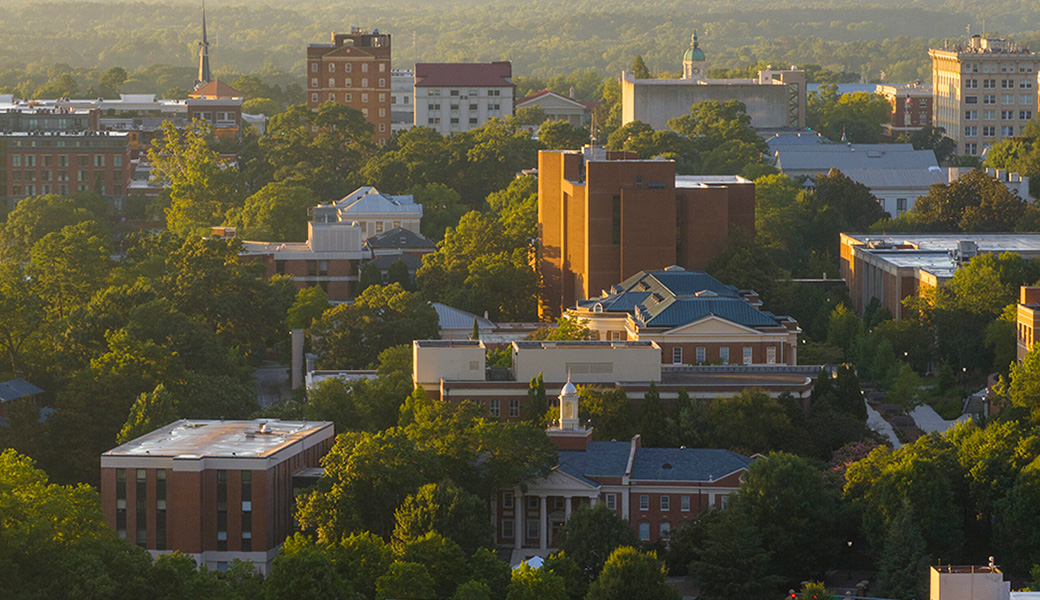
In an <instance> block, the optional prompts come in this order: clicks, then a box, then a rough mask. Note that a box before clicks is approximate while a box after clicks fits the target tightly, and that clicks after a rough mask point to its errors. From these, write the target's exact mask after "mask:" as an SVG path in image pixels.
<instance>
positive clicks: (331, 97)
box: [329, 92, 336, 102]
mask: <svg viewBox="0 0 1040 600" xmlns="http://www.w3.org/2000/svg"><path fill="white" fill-rule="evenodd" d="M335 101H336V93H335V92H329V102H335Z"/></svg>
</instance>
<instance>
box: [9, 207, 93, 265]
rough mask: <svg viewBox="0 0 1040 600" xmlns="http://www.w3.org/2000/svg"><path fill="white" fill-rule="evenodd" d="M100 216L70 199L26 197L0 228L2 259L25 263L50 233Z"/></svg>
mask: <svg viewBox="0 0 1040 600" xmlns="http://www.w3.org/2000/svg"><path fill="white" fill-rule="evenodd" d="M101 216H102V215H98V214H96V213H94V212H92V211H91V210H89V208H88V207H87V206H82V205H80V203H78V202H77V201H76V200H75V199H74V198H70V197H68V196H58V195H55V194H47V195H44V196H30V197H28V198H23V199H21V200H19V201H18V204H16V205H15V207H14V210H13V211H11V214H9V215H7V220H6V221H5V222H4V223H3V225H2V226H0V256H2V257H3V258H6V259H8V260H12V261H24V260H26V259H27V258H28V257H29V251H30V250H31V249H32V247H33V245H35V244H36V242H38V241H40V240H41V239H43V237H44V236H45V235H47V234H48V233H55V232H58V231H61V230H62V229H63V228H64V227H67V226H69V225H78V224H79V223H82V222H84V221H92V220H94V221H97V220H100V217H101Z"/></svg>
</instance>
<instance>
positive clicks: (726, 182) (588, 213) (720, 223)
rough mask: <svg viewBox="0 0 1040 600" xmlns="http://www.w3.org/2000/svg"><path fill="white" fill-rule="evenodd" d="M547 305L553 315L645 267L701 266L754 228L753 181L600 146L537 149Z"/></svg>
mask: <svg viewBox="0 0 1040 600" xmlns="http://www.w3.org/2000/svg"><path fill="white" fill-rule="evenodd" d="M538 226H539V231H540V248H539V258H538V261H539V262H538V266H539V272H540V274H541V277H542V290H541V294H540V298H539V300H540V306H539V312H540V314H541V316H542V318H543V319H546V318H555V317H556V316H558V315H560V314H561V313H562V312H563V311H565V310H567V309H568V308H570V307H572V306H574V305H575V303H576V302H577V301H578V300H584V299H587V298H591V297H593V296H595V295H597V294H599V293H600V291H602V290H605V289H608V288H609V287H610V286H613V285H614V284H615V283H617V282H618V281H624V280H625V279H627V278H629V277H631V276H632V275H634V274H636V273H638V272H639V271H642V270H646V269H651V270H652V269H663V268H665V267H668V266H671V265H679V266H682V267H685V268H688V269H697V268H703V267H704V266H705V265H706V264H707V263H708V262H709V261H711V259H713V258H714V257H715V256H717V255H718V254H719V253H720V252H721V251H722V248H723V245H724V244H725V241H726V239H727V238H728V237H729V234H730V232H731V231H735V230H737V229H742V230H743V231H745V232H746V233H748V234H750V235H754V232H755V185H754V183H752V182H750V181H748V180H746V179H743V178H741V177H738V176H676V174H675V163H674V162H672V161H669V160H636V159H634V157H633V155H631V154H627V153H619V152H607V151H606V150H604V149H602V148H598V147H586V148H585V149H583V150H582V151H545V152H539V153H538Z"/></svg>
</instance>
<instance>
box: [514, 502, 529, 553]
mask: <svg viewBox="0 0 1040 600" xmlns="http://www.w3.org/2000/svg"><path fill="white" fill-rule="evenodd" d="M524 512H525V509H524V496H523V494H521V493H520V491H519V490H517V492H516V494H514V495H513V547H514V548H516V549H517V550H519V549H520V548H522V547H523V545H524V537H523V536H524V535H526V534H527V523H525V522H524V516H525V515H524Z"/></svg>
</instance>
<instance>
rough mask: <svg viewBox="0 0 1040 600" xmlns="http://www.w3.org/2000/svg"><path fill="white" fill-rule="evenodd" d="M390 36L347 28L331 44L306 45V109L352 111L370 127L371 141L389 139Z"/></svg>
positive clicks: (382, 141)
mask: <svg viewBox="0 0 1040 600" xmlns="http://www.w3.org/2000/svg"><path fill="white" fill-rule="evenodd" d="M390 78H391V71H390V34H388V33H379V30H378V29H375V30H373V31H372V32H371V33H369V32H368V30H367V29H363V28H360V27H351V28H350V33H336V32H335V31H333V32H332V43H331V44H310V45H308V46H307V108H310V109H311V110H317V109H318V107H319V106H321V105H322V104H324V103H326V102H335V103H337V104H342V105H344V106H349V107H351V108H355V109H357V110H359V111H361V113H362V114H363V115H365V119H366V120H367V121H368V122H369V123H371V124H372V125H373V128H374V132H373V134H372V140H373V141H374V142H376V143H377V144H380V145H382V144H385V143H386V141H387V140H388V139H390V95H391V92H390Z"/></svg>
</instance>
